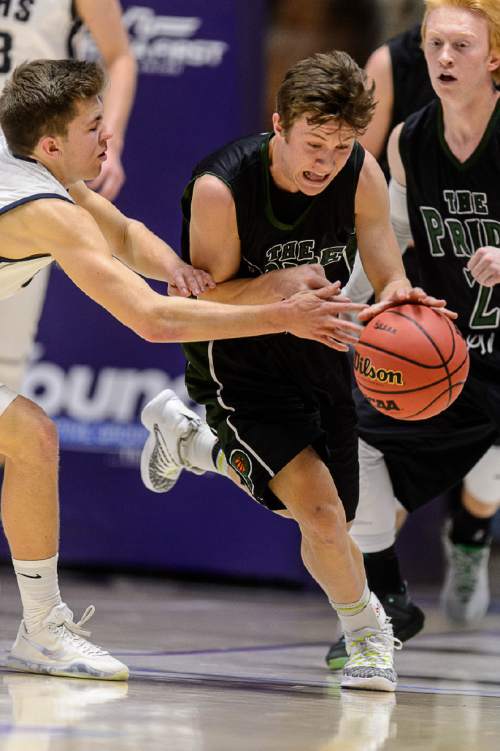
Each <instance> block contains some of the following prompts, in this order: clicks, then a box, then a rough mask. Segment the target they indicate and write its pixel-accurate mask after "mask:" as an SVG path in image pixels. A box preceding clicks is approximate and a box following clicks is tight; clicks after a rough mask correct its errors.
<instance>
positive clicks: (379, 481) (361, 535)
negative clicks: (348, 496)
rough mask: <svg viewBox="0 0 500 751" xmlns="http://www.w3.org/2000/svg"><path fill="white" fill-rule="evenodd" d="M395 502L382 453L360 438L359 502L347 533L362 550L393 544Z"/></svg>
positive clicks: (375, 550) (366, 550) (386, 546)
mask: <svg viewBox="0 0 500 751" xmlns="http://www.w3.org/2000/svg"><path fill="white" fill-rule="evenodd" d="M397 503H398V502H397V500H396V498H395V497H394V490H393V487H392V482H391V478H390V477H389V472H388V471H387V467H386V464H385V461H384V455H383V454H382V452H381V451H379V450H378V449H376V448H374V447H373V446H370V445H369V444H368V443H365V441H363V440H361V439H360V440H359V505H358V509H357V511H356V517H355V519H354V522H353V524H352V526H351V529H350V534H351V536H352V537H353V539H354V540H355V541H356V542H357V544H358V545H359V547H360V549H361V551H362V552H363V553H377V552H378V551H379V550H385V549H386V548H389V547H390V546H391V545H393V544H394V541H395V539H396V510H397Z"/></svg>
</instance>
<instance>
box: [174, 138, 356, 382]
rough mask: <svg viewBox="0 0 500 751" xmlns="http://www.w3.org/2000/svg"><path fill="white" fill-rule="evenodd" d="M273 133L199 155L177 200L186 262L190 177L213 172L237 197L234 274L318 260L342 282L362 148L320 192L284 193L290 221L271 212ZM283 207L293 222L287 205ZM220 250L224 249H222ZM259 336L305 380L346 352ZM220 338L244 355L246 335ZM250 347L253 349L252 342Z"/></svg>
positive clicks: (349, 257) (352, 248)
mask: <svg viewBox="0 0 500 751" xmlns="http://www.w3.org/2000/svg"><path fill="white" fill-rule="evenodd" d="M272 137H273V135H272V134H270V133H264V134H260V135H257V136H252V137H248V138H243V139H240V140H238V141H235V142H234V143H231V144H229V145H227V146H225V147H224V148H222V149H220V150H219V151H217V152H216V153H214V154H212V155H210V156H209V157H207V158H206V159H204V160H203V161H202V162H200V163H199V164H198V166H197V167H196V168H195V170H194V172H193V176H192V180H191V182H190V183H189V185H188V187H187V188H186V191H185V193H184V196H183V200H182V206H183V218H184V225H183V236H182V250H183V257H184V259H185V260H186V261H190V252H189V222H190V216H191V198H192V191H193V185H194V182H195V180H196V179H197V178H198V177H200V176H201V175H205V174H211V175H215V176H217V177H218V178H219V179H220V180H221V181H222V182H224V183H225V184H226V185H227V186H228V187H229V189H230V191H231V193H232V195H233V198H234V202H235V206H236V217H237V225H238V235H239V239H240V245H241V264H240V268H239V271H238V273H237V274H236V276H237V277H240V278H252V277H257V276H260V275H262V274H266V273H268V272H271V271H275V270H277V269H286V268H291V267H294V266H298V265H302V264H314V263H320V264H321V265H322V266H323V267H324V269H325V273H326V276H327V278H328V279H329V280H330V281H332V282H333V281H336V280H340V281H341V282H342V285H344V284H345V283H346V282H347V280H348V278H349V275H350V273H351V270H352V265H353V261H354V256H355V253H356V246H357V243H356V234H355V225H354V203H355V195H356V189H357V185H358V178H359V173H360V170H361V167H362V165H363V161H364V150H363V148H362V147H361V146H360V145H359V144H358V143H357V142H356V143H355V145H354V147H353V151H352V153H351V155H350V157H349V159H348V161H347V162H346V164H345V165H344V167H343V169H342V170H341V171H340V172H339V174H338V175H337V176H336V177H335V178H334V180H333V181H332V182H331V183H330V184H329V185H328V187H327V188H325V190H324V191H323V192H322V193H320V194H318V195H317V196H314V197H311V198H310V200H307V197H305V196H302V198H301V197H300V196H298V195H297V194H293V193H289V194H288V197H289V200H290V202H293V204H294V206H296V207H297V214H296V218H295V221H293V222H292V223H286V221H283V220H282V219H281V218H280V217H279V216H276V213H275V209H276V206H273V205H272V202H271V199H272V195H273V193H274V194H275V191H274V190H272V189H271V188H272V187H273V186H272V183H271V181H272V177H271V173H270V164H269V141H270V139H271V138H272ZM282 193H285V195H284V196H282V197H281V200H280V204H281V205H280V210H281V212H283V201H285V202H286V201H287V195H286V192H284V191H282ZM292 209H293V207H292ZM286 213H287V215H288V217H289V219H288V220H290V211H287V212H286ZM281 216H282V214H281ZM223 250H224V249H223V248H221V252H223ZM257 339H258V340H259V341H262V345H263V347H264V346H265V347H267V348H268V347H270V346H272V347H273V348H274V349H275V350H276V348H278V349H279V350H280V351H282V352H283V355H284V360H283V362H284V363H285V360H286V358H287V357H288V353H289V352H291V351H292V350H293V362H292V361H291V360H290V361H289V362H288V365H285V364H284V367H290V368H292V367H293V369H294V371H295V372H296V373H299V371H300V372H302V373H303V374H304V377H305V379H306V380H309V379H312V380H313V381H321V380H323V379H324V378H325V376H327V377H329V373H327V371H328V370H329V366H328V363H330V362H332V361H334V360H336V359H338V357H339V355H342V358H343V359H345V354H344V353H339V352H335V351H334V350H331V349H329V348H327V347H325V346H324V345H322V344H319V343H317V342H309V341H305V340H302V339H296V338H295V337H292V336H288V335H286V334H278V335H273V336H267V337H258V338H257ZM255 341H256V340H255ZM224 344H225V346H226V348H227V351H229V349H231V350H232V349H234V348H236V349H237V350H238V351H241V352H242V353H243V351H244V348H245V342H244V340H237V341H236V340H235V341H234V342H229V340H227V341H226V342H225V343H224ZM257 344H258V343H257ZM195 349H196V345H186V346H185V351H186V353H187V355H188V357H190V354H193V353H194V350H195ZM218 349H220V345H218ZM252 349H253V351H255V348H252ZM242 356H243V355H242ZM301 363H302V364H301ZM342 370H344V368H343V367H342Z"/></svg>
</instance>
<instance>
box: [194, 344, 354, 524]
mask: <svg viewBox="0 0 500 751" xmlns="http://www.w3.org/2000/svg"><path fill="white" fill-rule="evenodd" d="M288 339H289V340H290V341H288V340H285V343H284V342H283V339H278V341H276V339H275V338H274V337H259V338H258V339H246V340H234V341H232V342H228V341H224V342H210V343H204V344H196V345H186V346H185V351H186V354H187V356H188V367H187V370H186V385H187V388H188V392H189V395H190V396H191V398H192V399H193V400H194V401H197V402H199V403H201V404H204V405H205V407H206V411H207V422H208V424H209V425H210V427H211V428H212V430H214V431H215V432H216V433H217V436H218V438H219V441H220V443H221V447H222V449H223V450H224V453H225V455H226V458H227V461H228V463H229V464H230V465H231V467H232V468H233V469H234V470H235V471H236V472H237V473H238V475H239V477H240V480H241V482H242V484H244V485H245V486H246V488H247V489H248V491H249V492H250V493H251V495H252V497H253V498H254V499H255V500H256V501H258V502H259V503H261V504H262V505H264V506H266V507H267V508H268V509H270V510H273V511H276V510H282V509H284V508H285V507H284V505H283V503H282V502H281V501H280V500H279V499H278V498H277V497H276V496H275V495H274V493H273V492H272V491H271V490H270V488H269V481H270V480H271V479H272V478H273V477H274V476H275V475H276V474H277V473H278V472H279V471H280V470H281V469H283V467H285V465H287V464H288V463H289V462H290V461H291V460H292V459H293V458H294V457H295V456H297V455H298V454H299V453H300V452H301V451H302V450H303V449H304V448H306V447H307V446H312V447H313V448H314V449H315V450H316V451H317V453H318V454H319V456H320V457H321V459H322V460H323V461H324V462H325V464H326V466H327V467H328V469H329V470H330V473H331V475H332V477H333V480H334V482H335V485H336V487H337V491H338V493H339V496H340V499H341V501H342V504H343V506H344V509H345V512H346V516H347V519H348V521H351V520H352V519H353V518H354V514H355V511H356V507H357V504H358V494H359V466H358V448H357V432H356V423H357V420H356V413H355V409H354V403H353V401H352V396H351V384H350V369H349V363H348V360H347V358H346V357H345V355H343V354H341V353H334V351H333V350H328V349H327V348H326V347H322V348H321V349H322V350H326V352H327V353H328V355H327V360H328V364H329V366H328V367H327V373H328V374H329V377H326V378H325V377H323V376H324V371H322V370H321V368H320V369H319V370H318V368H316V367H314V366H313V359H314V355H315V347H314V346H312V347H309V346H307V343H303V342H302V340H295V341H293V340H294V337H288ZM297 342H302V344H300V345H298V344H297ZM309 345H314V343H309ZM316 346H317V347H321V345H316ZM295 347H298V349H297V350H296V349H295ZM304 350H305V351H304ZM294 353H296V354H297V355H298V357H297V358H295V357H294ZM304 355H305V357H306V358H307V359H306V360H304V361H303V362H302V363H301V358H302V356H304ZM324 355H325V353H322V356H324ZM309 356H310V357H309ZM310 358H312V359H310ZM321 365H322V366H323V367H324V366H325V362H324V361H322V363H321ZM313 371H314V372H313ZM308 376H309V377H308Z"/></svg>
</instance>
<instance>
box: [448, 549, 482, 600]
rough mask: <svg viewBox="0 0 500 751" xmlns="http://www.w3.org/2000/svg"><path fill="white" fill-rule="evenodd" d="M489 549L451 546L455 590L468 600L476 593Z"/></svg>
mask: <svg viewBox="0 0 500 751" xmlns="http://www.w3.org/2000/svg"><path fill="white" fill-rule="evenodd" d="M487 552H488V548H483V547H481V548H477V549H474V548H468V547H465V546H463V545H454V544H452V545H451V561H452V565H453V569H454V571H453V573H454V575H455V589H456V591H457V592H458V594H459V595H460V596H461V597H462V598H463V599H464V600H468V599H469V598H470V596H471V595H472V594H473V593H474V591H475V589H476V586H477V580H478V576H479V574H480V571H481V567H482V564H483V561H484V560H485V558H486V556H487Z"/></svg>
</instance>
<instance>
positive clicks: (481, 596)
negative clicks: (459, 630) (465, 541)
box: [441, 524, 491, 626]
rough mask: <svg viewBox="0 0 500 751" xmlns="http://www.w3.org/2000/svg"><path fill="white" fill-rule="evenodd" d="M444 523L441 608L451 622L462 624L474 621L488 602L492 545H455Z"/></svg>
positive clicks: (484, 612)
mask: <svg viewBox="0 0 500 751" xmlns="http://www.w3.org/2000/svg"><path fill="white" fill-rule="evenodd" d="M449 530H450V525H449V524H447V525H445V526H444V534H443V548H444V555H445V560H446V574H445V581H444V585H443V589H442V591H441V607H442V609H443V611H444V613H445V614H446V616H447V618H449V620H450V621H452V623H457V624H461V625H463V626H466V625H471V624H474V623H477V622H478V621H480V620H481V618H483V617H484V616H485V615H486V611H487V610H488V606H489V604H490V586H489V579H488V559H489V557H490V549H491V544H486V545H481V546H473V545H461V544H455V543H453V542H452V541H451V540H450V537H449Z"/></svg>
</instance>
